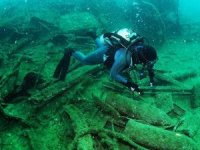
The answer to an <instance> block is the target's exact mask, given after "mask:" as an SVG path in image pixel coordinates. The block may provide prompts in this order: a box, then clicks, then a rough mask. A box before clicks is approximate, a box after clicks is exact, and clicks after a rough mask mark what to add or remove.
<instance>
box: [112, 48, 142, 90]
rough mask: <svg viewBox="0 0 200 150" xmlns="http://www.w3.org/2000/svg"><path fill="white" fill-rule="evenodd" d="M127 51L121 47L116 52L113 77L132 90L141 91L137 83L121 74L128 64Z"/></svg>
mask: <svg viewBox="0 0 200 150" xmlns="http://www.w3.org/2000/svg"><path fill="white" fill-rule="evenodd" d="M126 58H127V57H126V51H125V50H124V49H120V50H119V51H117V52H116V54H115V61H114V64H113V66H112V68H111V70H110V75H111V77H112V78H113V79H114V80H116V81H118V82H119V83H121V84H123V85H125V86H126V87H128V88H129V89H131V90H132V91H136V92H138V93H140V92H141V91H140V90H139V87H138V85H137V84H135V83H132V82H130V81H129V80H128V79H127V78H125V77H124V76H122V75H121V72H122V71H123V69H124V68H125V67H126V65H127V62H126V61H127V59H126Z"/></svg>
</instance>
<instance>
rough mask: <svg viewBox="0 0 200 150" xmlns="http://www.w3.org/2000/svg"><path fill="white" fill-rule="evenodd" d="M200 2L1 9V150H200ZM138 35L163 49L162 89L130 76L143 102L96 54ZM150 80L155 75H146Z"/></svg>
mask: <svg viewBox="0 0 200 150" xmlns="http://www.w3.org/2000/svg"><path fill="white" fill-rule="evenodd" d="M199 8H200V2H199V0H190V1H188V0H101V1H99V0H42V1H41V0H1V1H0V106H1V107H0V150H65V149H66V150H68V149H69V150H72V149H78V150H104V149H105V150H111V149H112V150H132V149H151V150H152V149H160V150H166V149H168V150H193V149H195V150H198V149H200V148H199V146H198V145H200V130H199V127H200V108H199V107H200V77H199V75H200V71H199V70H200V63H199V58H200V51H199V50H200V15H199V14H200V9H199ZM121 28H130V29H132V30H133V31H134V32H137V33H138V34H140V35H141V36H143V37H145V42H146V43H147V44H149V45H152V46H153V47H155V49H156V50H157V53H158V61H157V63H156V64H155V67H154V69H155V85H154V86H153V87H150V86H149V79H148V76H147V77H146V78H144V79H142V80H140V79H139V73H138V72H139V70H140V69H141V68H142V66H141V65H139V66H138V67H137V69H134V68H133V69H132V70H130V71H128V70H125V71H124V72H123V75H124V76H129V77H130V78H131V79H132V80H133V81H134V82H136V83H137V84H138V85H139V87H140V88H141V89H142V90H143V92H144V94H143V95H138V94H137V93H133V92H132V91H130V89H128V88H126V87H124V86H123V85H121V84H119V83H117V82H116V81H114V80H113V79H112V78H111V77H110V74H109V70H107V69H105V67H104V66H103V65H102V64H100V65H91V66H89V65H81V64H80V63H79V62H78V61H77V60H75V59H74V58H71V60H70V66H69V70H68V74H67V77H66V79H65V81H58V80H56V79H54V78H53V74H54V70H55V68H56V66H57V64H58V62H59V61H60V59H61V58H62V56H63V51H64V48H66V47H71V48H73V49H74V50H79V51H81V52H83V53H84V54H88V53H89V52H92V51H94V50H95V49H96V45H95V38H97V37H98V36H100V35H102V34H104V33H105V32H113V31H116V30H119V29H121ZM145 73H146V74H148V73H147V72H145Z"/></svg>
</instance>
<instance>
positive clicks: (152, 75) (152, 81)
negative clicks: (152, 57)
mask: <svg viewBox="0 0 200 150" xmlns="http://www.w3.org/2000/svg"><path fill="white" fill-rule="evenodd" d="M153 67H154V65H153V64H147V70H148V73H149V80H150V86H153V84H154V76H155V73H154V69H153Z"/></svg>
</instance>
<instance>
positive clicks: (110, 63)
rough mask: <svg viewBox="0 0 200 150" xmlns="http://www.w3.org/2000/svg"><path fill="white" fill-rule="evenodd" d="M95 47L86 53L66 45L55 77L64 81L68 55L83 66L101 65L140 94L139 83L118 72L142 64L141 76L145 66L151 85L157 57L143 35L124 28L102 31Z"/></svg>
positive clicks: (116, 78) (113, 76) (120, 81)
mask: <svg viewBox="0 0 200 150" xmlns="http://www.w3.org/2000/svg"><path fill="white" fill-rule="evenodd" d="M96 46H97V49H96V50H95V51H92V52H91V53H89V54H88V55H84V54H83V53H81V52H80V51H75V50H73V49H71V48H66V49H65V52H64V56H63V58H62V59H61V60H60V62H59V63H58V65H57V67H56V69H55V72H54V75H53V76H54V78H58V79H59V80H64V79H65V77H66V74H67V71H68V67H69V64H70V58H71V56H73V57H74V58H75V59H77V60H78V61H80V62H81V63H82V64H85V65H96V64H104V65H105V66H106V67H107V68H108V69H109V71H110V76H111V77H112V79H114V80H115V81H117V82H119V83H121V84H123V85H124V86H126V87H128V88H129V89H130V90H131V91H133V92H137V93H138V94H141V92H142V91H141V90H140V88H139V86H138V85H137V84H136V83H134V82H131V81H130V80H129V79H127V78H126V77H124V76H123V75H121V73H122V72H123V71H124V70H125V69H127V68H129V67H136V65H137V64H142V65H143V67H142V70H141V73H140V77H143V75H144V71H145V69H147V70H148V75H149V79H150V86H153V84H154V70H153V66H154V64H155V63H156V60H157V53H156V50H155V49H154V48H153V47H151V46H149V45H147V44H145V43H144V38H143V37H141V36H140V35H138V34H136V33H135V32H133V31H132V30H129V29H127V28H124V29H120V30H118V31H116V32H111V33H105V34H103V35H101V36H100V37H98V38H97V39H96Z"/></svg>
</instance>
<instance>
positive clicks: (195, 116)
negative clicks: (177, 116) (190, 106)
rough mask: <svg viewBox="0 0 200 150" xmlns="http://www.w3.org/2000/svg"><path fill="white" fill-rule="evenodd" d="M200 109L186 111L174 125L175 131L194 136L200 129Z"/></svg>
mask: <svg viewBox="0 0 200 150" xmlns="http://www.w3.org/2000/svg"><path fill="white" fill-rule="evenodd" d="M199 127H200V109H196V110H194V111H192V112H187V113H186V114H185V115H184V116H183V117H182V118H181V120H180V121H179V123H178V125H177V126H176V131H177V132H181V133H183V134H185V135H187V136H189V137H194V136H195V135H196V134H197V132H198V130H199V129H200V128H199Z"/></svg>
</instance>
